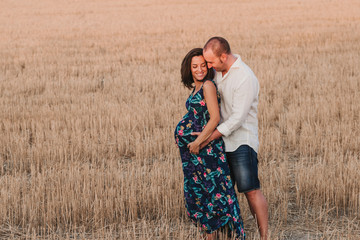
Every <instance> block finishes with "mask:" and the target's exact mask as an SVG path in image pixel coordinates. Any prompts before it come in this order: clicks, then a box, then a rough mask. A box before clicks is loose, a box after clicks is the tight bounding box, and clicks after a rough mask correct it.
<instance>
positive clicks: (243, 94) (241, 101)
mask: <svg viewBox="0 0 360 240" xmlns="http://www.w3.org/2000/svg"><path fill="white" fill-rule="evenodd" d="M258 91H259V86H258V83H257V79H256V78H255V79H254V77H253V76H247V77H246V78H245V79H244V80H243V81H241V82H240V83H239V84H237V86H234V95H233V98H232V102H231V103H227V105H228V104H231V110H232V111H231V115H230V117H229V118H228V119H227V120H226V121H225V122H223V123H221V124H220V125H219V126H218V127H217V130H218V131H219V132H220V133H221V134H222V135H223V136H225V137H227V136H229V135H231V133H232V132H233V131H235V130H237V129H238V128H239V127H241V125H243V123H244V121H245V120H246V118H247V116H248V114H249V112H250V109H251V105H252V104H253V102H254V99H255V98H257V95H258Z"/></svg>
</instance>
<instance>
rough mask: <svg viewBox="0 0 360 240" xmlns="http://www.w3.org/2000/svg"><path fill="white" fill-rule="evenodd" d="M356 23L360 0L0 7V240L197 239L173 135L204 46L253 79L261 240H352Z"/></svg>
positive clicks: (33, 2) (357, 135)
mask: <svg viewBox="0 0 360 240" xmlns="http://www.w3.org/2000/svg"><path fill="white" fill-rule="evenodd" d="M359 13H360V2H359V1H358V0H276V1H266V0H254V1H250V0H244V1H229V0H226V1H214V0H207V1H204V0H202V1H187V0H168V1H160V0H148V1H140V0H133V1H129V0H127V1H125V0H120V1H115V0H101V1H100V0H77V1H76V0H72V1H70V0H63V1H55V0H46V1H45V0H29V1H19V0H0V239H140V240H145V239H189V240H190V239H200V234H199V233H198V232H197V229H196V228H195V227H193V226H192V225H191V224H190V223H189V221H188V219H187V216H186V215H185V208H184V202H183V190H182V188H183V182H182V181H183V174H182V169H181V160H180V157H179V152H178V149H177V147H176V145H175V141H174V138H173V131H174V128H175V126H176V124H177V122H178V121H179V120H180V119H181V117H182V115H183V114H185V112H186V109H185V100H186V98H187V97H188V95H189V90H187V89H185V88H183V87H182V85H181V83H180V64H181V61H182V58H183V57H184V56H185V54H186V53H187V52H188V51H189V50H190V49H191V48H194V47H202V46H203V44H204V43H205V42H206V40H207V39H208V38H210V37H212V36H215V35H220V36H223V37H225V38H226V39H228V40H229V42H230V44H231V47H232V50H233V52H235V53H239V54H240V55H241V57H242V59H243V60H244V61H245V62H246V63H247V64H248V65H249V66H250V67H251V68H252V69H253V71H254V72H255V74H256V75H257V77H258V79H259V81H260V85H261V91H260V103H259V137H260V145H261V146H260V150H259V161H260V165H259V168H260V169H259V170H260V176H261V179H260V180H261V182H262V189H263V192H264V195H265V196H266V197H267V199H268V202H269V215H270V239H358V238H359V236H360V185H359V172H360V161H359V160H360V156H359V154H360V123H359V122H360V116H359V114H360V71H359V68H360V14H359ZM239 200H240V206H241V208H242V214H243V218H244V220H245V228H246V231H247V236H248V239H259V236H258V233H257V229H256V225H255V220H254V219H253V218H251V214H250V211H249V208H248V205H247V203H246V200H245V198H244V196H243V195H239Z"/></svg>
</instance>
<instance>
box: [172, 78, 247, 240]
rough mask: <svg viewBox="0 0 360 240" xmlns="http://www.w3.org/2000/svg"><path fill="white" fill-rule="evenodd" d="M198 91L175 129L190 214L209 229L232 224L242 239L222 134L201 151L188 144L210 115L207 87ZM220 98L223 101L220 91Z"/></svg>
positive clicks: (212, 230) (193, 220)
mask: <svg viewBox="0 0 360 240" xmlns="http://www.w3.org/2000/svg"><path fill="white" fill-rule="evenodd" d="M213 83H214V82H213ZM214 84H215V83H214ZM215 86H216V85H215ZM194 91H195V88H194V90H193V92H192V93H191V95H190V96H189V98H188V99H187V101H186V108H187V110H188V112H187V113H186V114H185V116H184V117H183V118H182V119H181V121H180V122H179V123H178V125H177V126H176V129H175V140H176V143H177V145H178V147H179V149H180V156H181V160H182V168H183V171H184V195H185V205H186V209H187V214H188V216H189V217H190V219H191V220H192V222H193V223H195V224H199V225H200V226H201V228H202V230H203V231H205V232H206V233H212V232H214V231H215V230H217V229H219V228H221V227H223V226H225V225H228V226H229V228H230V230H231V231H235V235H236V236H237V238H238V239H245V233H244V227H243V221H242V218H241V214H240V208H239V203H238V200H237V198H236V194H235V190H234V187H233V183H232V181H231V178H230V170H229V166H228V163H227V161H226V156H225V151H224V142H223V140H222V139H221V138H220V139H217V140H214V141H212V142H210V143H209V144H208V145H207V146H206V147H204V148H203V149H201V150H200V152H199V154H198V155H195V154H191V153H190V152H189V149H188V148H187V145H188V144H189V143H191V142H193V141H194V140H195V139H196V137H197V136H192V135H191V133H192V132H201V131H202V129H204V127H205V125H206V124H207V122H208V121H209V119H210V114H209V112H208V110H207V106H206V102H205V99H204V93H203V88H202V87H201V88H200V90H199V91H198V92H196V93H195V94H194ZM218 102H219V104H220V96H219V94H218Z"/></svg>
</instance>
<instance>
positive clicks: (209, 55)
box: [203, 37, 231, 72]
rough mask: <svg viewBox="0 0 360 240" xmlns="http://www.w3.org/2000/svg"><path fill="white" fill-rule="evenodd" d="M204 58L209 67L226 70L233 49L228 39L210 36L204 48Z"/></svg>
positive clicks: (218, 70)
mask: <svg viewBox="0 0 360 240" xmlns="http://www.w3.org/2000/svg"><path fill="white" fill-rule="evenodd" d="M203 51H204V52H203V55H204V58H205V60H206V62H207V64H208V67H209V68H211V67H212V68H214V69H215V70H216V71H217V72H224V71H227V70H228V64H226V62H227V60H228V57H229V55H230V54H231V49H230V45H229V43H228V42H227V41H226V39H224V38H222V37H212V38H210V39H209V40H208V41H207V42H206V44H205V46H204V50H203Z"/></svg>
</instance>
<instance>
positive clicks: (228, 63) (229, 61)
mask: <svg viewBox="0 0 360 240" xmlns="http://www.w3.org/2000/svg"><path fill="white" fill-rule="evenodd" d="M236 60H237V58H236V57H235V56H234V55H233V54H229V56H228V58H227V60H226V69H225V70H224V71H222V76H223V77H224V76H225V74H226V73H227V72H228V71H229V70H230V68H231V66H232V65H233V64H234V62H235V61H236Z"/></svg>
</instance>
